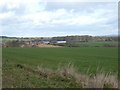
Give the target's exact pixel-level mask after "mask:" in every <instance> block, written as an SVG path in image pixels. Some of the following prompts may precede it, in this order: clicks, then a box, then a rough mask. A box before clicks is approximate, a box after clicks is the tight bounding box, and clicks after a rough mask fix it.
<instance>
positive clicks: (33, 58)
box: [2, 48, 118, 72]
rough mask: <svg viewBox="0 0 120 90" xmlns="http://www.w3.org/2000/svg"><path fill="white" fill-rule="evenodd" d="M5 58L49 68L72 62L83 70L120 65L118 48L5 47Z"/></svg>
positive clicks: (113, 69)
mask: <svg viewBox="0 0 120 90" xmlns="http://www.w3.org/2000/svg"><path fill="white" fill-rule="evenodd" d="M2 52H3V60H4V59H6V60H9V61H10V62H16V63H21V64H28V65H32V66H33V67H34V66H37V65H43V66H45V67H48V68H53V69H55V68H57V66H58V65H60V64H67V63H72V64H74V65H75V66H76V67H78V68H79V70H81V71H83V72H84V71H85V70H87V69H88V68H91V70H93V71H95V70H96V68H97V67H98V68H102V69H103V70H105V71H108V72H109V71H111V72H116V71H117V67H118V49H117V48H4V49H3V51H2Z"/></svg>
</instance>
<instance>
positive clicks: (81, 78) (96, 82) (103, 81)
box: [37, 63, 118, 88]
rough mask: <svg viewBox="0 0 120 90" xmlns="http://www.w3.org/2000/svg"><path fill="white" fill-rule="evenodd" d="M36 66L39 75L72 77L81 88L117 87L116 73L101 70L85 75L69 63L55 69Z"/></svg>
mask: <svg viewBox="0 0 120 90" xmlns="http://www.w3.org/2000/svg"><path fill="white" fill-rule="evenodd" d="M37 68H38V72H40V73H41V75H42V74H43V75H46V77H48V78H50V77H55V76H59V77H61V78H64V79H71V78H74V79H75V82H76V83H78V84H79V85H80V86H81V87H82V88H118V79H117V75H112V74H110V73H107V74H106V73H103V72H101V73H97V74H96V75H94V76H93V77H90V76H89V75H87V74H86V75H85V74H81V73H79V72H78V71H77V69H76V68H75V67H74V66H73V65H72V64H70V63H69V64H68V65H66V66H64V67H61V68H58V70H56V71H53V70H51V69H47V68H42V67H39V66H38V67H37Z"/></svg>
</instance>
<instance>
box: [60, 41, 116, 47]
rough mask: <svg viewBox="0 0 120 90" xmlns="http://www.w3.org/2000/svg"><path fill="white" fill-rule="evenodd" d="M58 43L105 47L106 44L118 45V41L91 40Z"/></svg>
mask: <svg viewBox="0 0 120 90" xmlns="http://www.w3.org/2000/svg"><path fill="white" fill-rule="evenodd" d="M58 45H63V46H73V47H105V46H106V45H118V42H117V41H89V42H73V43H72V42H71V43H62V44H58Z"/></svg>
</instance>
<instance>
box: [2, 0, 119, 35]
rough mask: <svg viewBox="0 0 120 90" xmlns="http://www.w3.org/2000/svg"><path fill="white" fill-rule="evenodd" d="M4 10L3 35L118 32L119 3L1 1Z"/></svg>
mask: <svg viewBox="0 0 120 90" xmlns="http://www.w3.org/2000/svg"><path fill="white" fill-rule="evenodd" d="M71 2H72V1H71ZM0 8H1V9H0V21H1V22H0V30H2V32H3V35H11V36H15V35H17V36H39V35H40V36H41V35H42V36H51V35H58V36H59V35H72V34H92V35H98V34H100V33H101V35H102V34H104V31H105V33H117V29H116V27H117V14H115V13H117V7H116V3H76V2H74V3H68V2H66V3H58V2H48V1H42V0H29V1H28V0H24V1H23V0H0Z"/></svg>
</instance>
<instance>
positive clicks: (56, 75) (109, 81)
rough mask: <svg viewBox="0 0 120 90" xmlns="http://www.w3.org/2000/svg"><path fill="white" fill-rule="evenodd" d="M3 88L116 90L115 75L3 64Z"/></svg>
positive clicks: (69, 65) (6, 62)
mask: <svg viewBox="0 0 120 90" xmlns="http://www.w3.org/2000/svg"><path fill="white" fill-rule="evenodd" d="M2 83H3V88H117V87H118V79H117V74H111V73H104V72H100V71H99V72H98V73H96V74H94V75H88V74H87V72H86V74H82V73H80V72H78V71H77V68H75V67H74V66H73V65H72V64H67V65H65V66H63V67H58V69H57V70H52V69H48V68H43V67H42V66H36V68H31V67H30V66H28V65H25V64H24V65H23V64H17V63H13V62H8V61H5V62H4V63H3V81H2Z"/></svg>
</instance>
